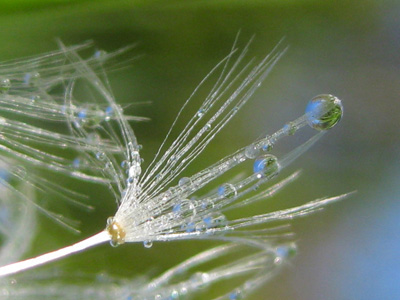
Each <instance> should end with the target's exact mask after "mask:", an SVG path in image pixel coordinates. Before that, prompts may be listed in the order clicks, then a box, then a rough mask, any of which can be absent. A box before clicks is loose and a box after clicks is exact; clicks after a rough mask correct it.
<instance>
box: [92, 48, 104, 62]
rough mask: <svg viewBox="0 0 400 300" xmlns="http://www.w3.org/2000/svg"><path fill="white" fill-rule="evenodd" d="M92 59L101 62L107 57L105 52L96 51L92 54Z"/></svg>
mask: <svg viewBox="0 0 400 300" xmlns="http://www.w3.org/2000/svg"><path fill="white" fill-rule="evenodd" d="M93 57H94V58H95V59H98V60H100V61H103V60H105V58H106V57H107V51H105V50H97V51H96V52H94V54H93Z"/></svg>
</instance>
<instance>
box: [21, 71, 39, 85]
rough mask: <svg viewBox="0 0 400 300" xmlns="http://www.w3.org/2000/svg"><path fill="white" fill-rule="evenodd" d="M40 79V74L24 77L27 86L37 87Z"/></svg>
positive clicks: (29, 74)
mask: <svg viewBox="0 0 400 300" xmlns="http://www.w3.org/2000/svg"><path fill="white" fill-rule="evenodd" d="M39 79H40V73H39V72H33V73H26V74H25V75H24V83H25V84H26V85H35V84H36V83H37V82H38V81H39Z"/></svg>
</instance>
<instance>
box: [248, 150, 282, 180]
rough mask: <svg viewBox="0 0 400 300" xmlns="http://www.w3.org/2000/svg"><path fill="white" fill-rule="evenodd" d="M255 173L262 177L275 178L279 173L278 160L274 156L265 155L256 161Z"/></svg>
mask: <svg viewBox="0 0 400 300" xmlns="http://www.w3.org/2000/svg"><path fill="white" fill-rule="evenodd" d="M253 171H254V173H256V174H259V175H260V176H262V177H268V176H274V175H276V174H277V173H278V172H279V163H278V159H277V158H276V157H275V156H274V155H272V154H264V155H261V156H260V157H258V158H257V159H256V160H255V161H254V165H253Z"/></svg>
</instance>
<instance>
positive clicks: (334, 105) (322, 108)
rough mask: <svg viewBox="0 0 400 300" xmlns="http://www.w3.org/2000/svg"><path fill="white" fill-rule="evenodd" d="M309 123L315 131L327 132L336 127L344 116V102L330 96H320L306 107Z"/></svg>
mask: <svg viewBox="0 0 400 300" xmlns="http://www.w3.org/2000/svg"><path fill="white" fill-rule="evenodd" d="M305 113H306V116H307V123H308V124H309V125H310V126H311V127H312V128H314V129H317V130H327V129H330V128H332V127H333V126H335V125H336V123H337V122H339V121H340V119H341V118H342V115H343V106H342V102H341V101H340V100H339V99H338V98H337V97H335V96H333V95H329V94H323V95H318V96H316V97H314V98H313V99H312V100H311V101H310V102H308V104H307V107H306V111H305Z"/></svg>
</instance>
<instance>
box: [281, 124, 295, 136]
mask: <svg viewBox="0 0 400 300" xmlns="http://www.w3.org/2000/svg"><path fill="white" fill-rule="evenodd" d="M283 131H284V132H285V134H286V135H294V134H295V133H296V131H297V126H296V125H295V124H294V123H293V122H290V123H287V124H285V126H283Z"/></svg>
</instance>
